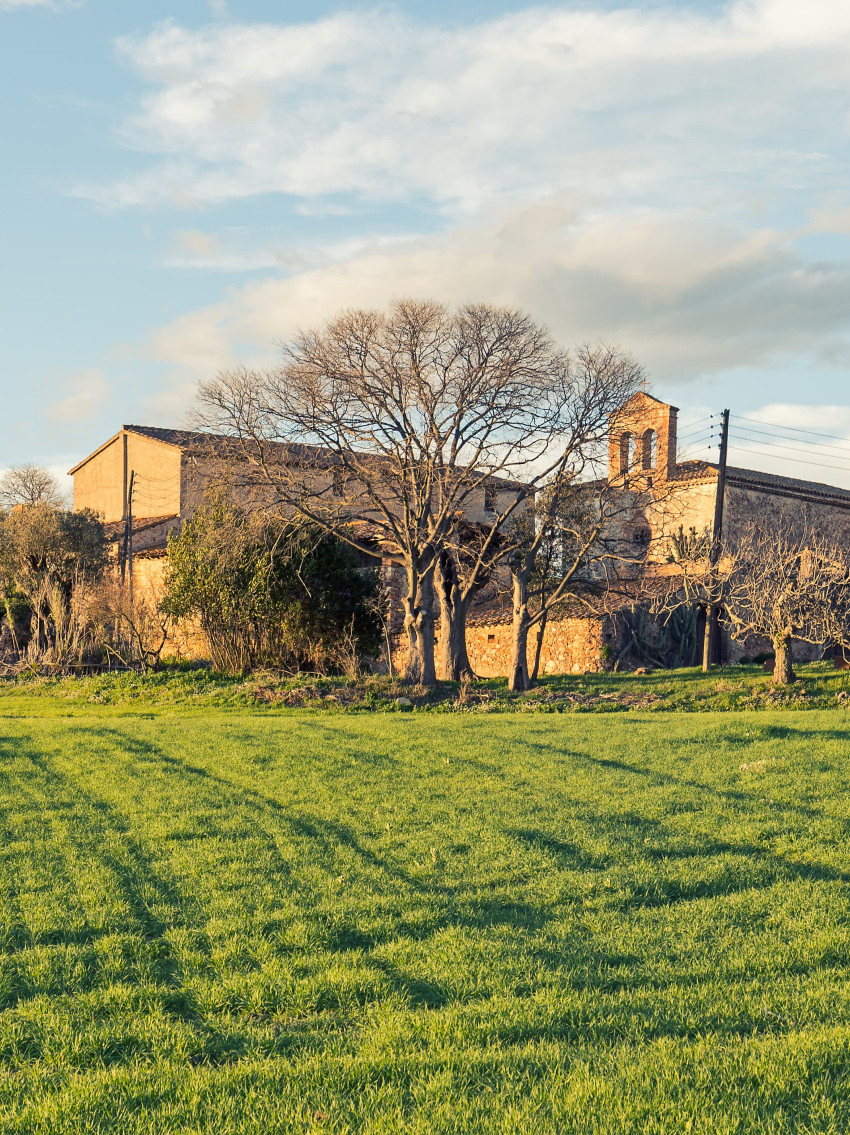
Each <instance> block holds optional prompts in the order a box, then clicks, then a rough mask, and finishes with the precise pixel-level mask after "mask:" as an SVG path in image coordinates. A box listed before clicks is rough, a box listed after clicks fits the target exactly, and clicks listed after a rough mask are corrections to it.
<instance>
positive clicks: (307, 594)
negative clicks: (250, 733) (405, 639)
mask: <svg viewBox="0 0 850 1135" xmlns="http://www.w3.org/2000/svg"><path fill="white" fill-rule="evenodd" d="M376 587H377V581H376V579H375V576H374V573H371V572H364V571H362V570H361V569H360V568H359V566H358V564H357V560H356V556H355V554H354V553H353V552H352V551H351V549H350V548H349V547H348V546H346V545H345V544H343V543H342V542H341V541H339V540H337V539H336V538H334V537H332V536H329V535H328V534H327V533H326V532H325V531H324V530H322V529H318V528H317V527H316V526H314V525H308V524H305V523H304V522H303V521H301V520H288V521H280V520H279V519H276V518H273V517H269V516H268V515H264V514H260V513H256V512H255V513H249V512H246V511H244V510H242V509H240V508H238V507H237V506H236V505H234V504H233V503H232V500H231V499H230V497H229V495H228V493H227V491H226V490H225V489H223V488H220V487H218V488H214V489H213V490H212V491H211V492H210V493H208V494H207V497H206V499H205V501H204V502H203V504H202V505H201V507H200V508H198V509H197V510H196V512H195V513H194V515H193V516H192V518H191V519H190V520H188V521H187V522H186V524H185V525H184V526H183V529H182V531H181V532H180V533H179V535H174V534H172V535H171V537H170V538H169V544H168V568H167V572H166V584H165V598H164V601H163V609H164V610H165V611H166V612H167V613H168V614H169V615H170V616H171V617H172V618H185V617H187V616H194V617H196V618H197V619H198V620H199V622H200V624H201V628H202V629H203V631H204V634H205V635H206V638H207V641H208V643H209V647H210V653H211V656H212V659H213V662H214V664H215V665H216V666H217V667H218V668H219V669H221V670H228V671H234V672H246V671H248V670H251V669H252V668H254V667H255V666H257V665H262V664H265V665H272V666H281V667H284V668H290V669H296V668H302V667H304V666H305V665H308V666H310V667H311V668H313V669H319V670H326V669H338V668H340V667H341V666H342V665H343V663H344V662H345V663H347V661H348V660H347V658H346V659H345V660H344V659H343V658H342V653H343V652H344V651H348V653H350V647H351V646H352V644H353V645H354V646H355V647H356V648H358V649H360V650H361V651H363V652H367V651H374V650H376V649H377V645H378V643H377V637H378V633H379V632H378V627H377V623H376V620H375V618H374V615H373V614H372V611H371V608H370V604H369V600H370V598H371V596H372V594H373V592H374V591H375V590H376Z"/></svg>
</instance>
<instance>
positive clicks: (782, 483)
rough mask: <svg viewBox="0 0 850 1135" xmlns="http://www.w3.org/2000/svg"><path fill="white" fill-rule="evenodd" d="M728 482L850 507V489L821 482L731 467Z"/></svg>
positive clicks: (727, 471) (728, 470)
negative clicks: (829, 501)
mask: <svg viewBox="0 0 850 1135" xmlns="http://www.w3.org/2000/svg"><path fill="white" fill-rule="evenodd" d="M726 480H727V481H729V482H731V483H732V484H737V485H746V486H749V487H752V488H760V489H764V490H765V491H766V492H778V493H781V494H782V495H787V496H807V497H828V498H830V499H832V500H833V501H842V502H846V503H847V504H848V505H850V489H840V488H838V486H837V485H825V484H823V483H822V482H821V481H803V480H801V479H800V478H799V477H780V476H779V475H778V474H776V473H759V472H758V471H757V470H755V469H737V468H734V467H733V466H729V467H728V468H727V470H726Z"/></svg>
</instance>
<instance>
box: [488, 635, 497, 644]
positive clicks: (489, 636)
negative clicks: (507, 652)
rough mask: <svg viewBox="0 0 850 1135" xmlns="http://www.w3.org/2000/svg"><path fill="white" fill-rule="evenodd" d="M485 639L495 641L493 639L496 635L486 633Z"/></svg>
mask: <svg viewBox="0 0 850 1135" xmlns="http://www.w3.org/2000/svg"><path fill="white" fill-rule="evenodd" d="M487 641H488V642H495V641H496V636H495V635H494V634H488V635H487Z"/></svg>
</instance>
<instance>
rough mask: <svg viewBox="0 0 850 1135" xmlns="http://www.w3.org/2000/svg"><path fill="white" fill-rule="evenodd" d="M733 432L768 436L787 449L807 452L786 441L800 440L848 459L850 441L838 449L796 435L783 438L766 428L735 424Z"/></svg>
mask: <svg viewBox="0 0 850 1135" xmlns="http://www.w3.org/2000/svg"><path fill="white" fill-rule="evenodd" d="M735 432H736V433H746V434H760V435H761V436H762V437H766V438H770V439H771V441H773V442H782V443H783V445H785V446H787V448H788V449H793V450H794V451H795V452H797V453H808V452H809V451H808V450H806V449H798V448H797V446H794V445H787V443H788V442H789V441H800V442H801V444H803V445H811V446H817V451H816V452H820V451H821V450H823V449H828V450H829V451H830V452H832V453H839V454H841V455H842V456H844V457H846V458H847V459H848V460H850V443H848V445H847V448H846V449H839V447H838V446H837V445H822V444H821V443H820V442H817V441H812V442H806V441H805V439H800V438H796V437H793V438H785V437H782V436H781V435H780V434H774V433H769V432H768V431H767V430H756V429H753V428H752V427H751V426H736V427H735ZM759 444H762V443H759ZM765 444H767V443H765Z"/></svg>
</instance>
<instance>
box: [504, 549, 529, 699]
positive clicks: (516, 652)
mask: <svg viewBox="0 0 850 1135" xmlns="http://www.w3.org/2000/svg"><path fill="white" fill-rule="evenodd" d="M512 574H513V583H514V622H513V649H512V651H511V669H510V673H509V674H508V689H509V690H513V691H514V692H516V691H518V690H527V689H530V687H531V680H530V678H529V675H528V631H529V621H530V618H531V616H530V615H529V612H528V579H527V577H526V573H525V572H524V571H523V570H519V571H515V572H513V573H512Z"/></svg>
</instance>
